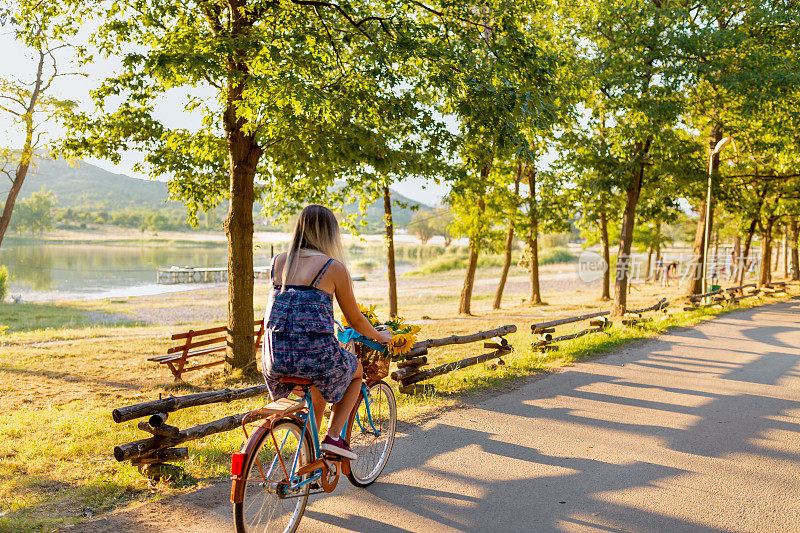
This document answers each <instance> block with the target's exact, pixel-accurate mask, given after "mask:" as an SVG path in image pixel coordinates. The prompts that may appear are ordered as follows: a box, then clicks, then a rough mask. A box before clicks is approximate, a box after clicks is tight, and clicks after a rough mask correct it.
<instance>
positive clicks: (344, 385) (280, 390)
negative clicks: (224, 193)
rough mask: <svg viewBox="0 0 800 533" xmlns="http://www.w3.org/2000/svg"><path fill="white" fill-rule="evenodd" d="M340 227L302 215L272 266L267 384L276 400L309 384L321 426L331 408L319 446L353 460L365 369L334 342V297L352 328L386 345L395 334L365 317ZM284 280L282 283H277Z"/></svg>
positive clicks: (324, 213) (310, 210)
mask: <svg viewBox="0 0 800 533" xmlns="http://www.w3.org/2000/svg"><path fill="white" fill-rule="evenodd" d="M342 256H343V254H342V238H341V233H340V231H339V223H338V222H337V221H336V217H335V216H334V214H333V212H331V210H330V209H328V208H326V207H323V206H321V205H309V206H307V207H306V208H305V209H303V211H302V212H301V213H300V216H299V218H298V219H297V224H296V226H295V229H294V234H293V235H292V241H291V245H290V247H289V251H288V252H285V253H282V254H279V255H277V256H276V257H275V259H274V260H273V262H272V268H271V271H270V276H271V281H272V290H271V291H270V296H269V301H268V303H267V311H266V316H265V320H264V324H265V331H264V354H263V362H264V367H263V368H264V378H265V379H266V382H267V388H268V389H269V392H270V395H271V396H272V398H273V400H277V399H278V398H285V397H286V396H288V395H289V394H290V393H291V392H292V390H293V388H294V386H293V385H291V384H286V383H279V381H278V380H279V378H281V377H286V376H291V377H300V378H305V379H308V380H310V381H311V382H312V383H313V386H312V387H311V389H310V390H311V395H312V400H313V404H314V413H315V415H316V419H317V420H316V422H317V427H320V424H321V422H322V414H323V412H324V409H325V403H326V402H330V403H332V404H334V405H333V408H332V416H331V420H330V424H329V425H328V434H327V436H326V437H325V440H323V441H322V444H321V445H320V448H321V449H322V450H324V451H327V452H330V453H334V454H337V455H340V456H342V457H345V458H347V459H351V460H354V459H355V458H356V454H355V453H353V452H352V451H351V450H350V447H349V444H348V443H347V442H346V441H345V440H344V439H342V438H341V437H340V435H341V431H342V428H343V427H344V425H345V423H346V422H347V419H348V416H349V413H350V411H351V410H352V409H353V407H354V406H355V404H356V402H357V401H358V399H359V392H360V389H361V377H362V368H361V364H360V363H359V362H358V359H357V358H356V356H355V354H353V353H351V352H349V351H347V350H345V349H344V348H343V347H342V345H341V344H339V342H338V341H337V339H336V337H335V334H334V332H335V330H334V321H333V295H336V301H337V302H338V304H339V307H340V308H341V310H342V313H344V316H345V318H346V319H347V322H348V323H349V324H350V327H352V328H353V329H355V330H356V331H357V332H358V333H360V334H361V335H363V336H365V337H368V338H370V339H372V340H374V341H376V342H379V343H382V344H386V343H388V342H389V341H390V340H391V334H390V333H388V332H386V331H377V330H376V329H375V328H374V327H372V324H370V323H369V321H368V320H367V319H366V318H365V317H364V315H362V314H361V312H360V311H359V309H358V305H357V304H356V300H355V296H354V295H353V283H352V280H351V278H350V273H349V272H348V271H347V267H346V266H345V265H344V263H343V261H342ZM278 280H280V281H278Z"/></svg>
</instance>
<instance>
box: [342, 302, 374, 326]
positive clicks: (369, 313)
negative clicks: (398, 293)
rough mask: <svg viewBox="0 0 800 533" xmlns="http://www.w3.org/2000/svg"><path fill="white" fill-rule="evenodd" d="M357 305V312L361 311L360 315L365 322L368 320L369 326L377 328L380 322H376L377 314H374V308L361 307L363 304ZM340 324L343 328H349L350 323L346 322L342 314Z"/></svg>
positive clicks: (371, 306) (372, 306)
mask: <svg viewBox="0 0 800 533" xmlns="http://www.w3.org/2000/svg"><path fill="white" fill-rule="evenodd" d="M357 305H358V310H359V311H361V314H362V315H364V317H365V318H366V319H367V320H369V323H370V324H372V325H373V326H377V325H378V324H380V323H381V322H380V320H378V315H377V313H375V306H374V305H370V306H366V305H363V304H357ZM341 322H342V325H343V326H344V327H346V328H348V327H350V323H349V322H348V321H347V318H345V316H344V314H342V320H341Z"/></svg>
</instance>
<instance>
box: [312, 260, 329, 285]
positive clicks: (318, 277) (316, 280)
mask: <svg viewBox="0 0 800 533" xmlns="http://www.w3.org/2000/svg"><path fill="white" fill-rule="evenodd" d="M331 263H333V259H328V260H327V261H326V262H325V264H324V265H322V268H320V269H319V272H317V275H316V276H314V280H313V281H312V282H311V286H312V287H316V286H317V283H319V282H320V281H322V276H324V275H325V271H326V270H328V267H329V266H331Z"/></svg>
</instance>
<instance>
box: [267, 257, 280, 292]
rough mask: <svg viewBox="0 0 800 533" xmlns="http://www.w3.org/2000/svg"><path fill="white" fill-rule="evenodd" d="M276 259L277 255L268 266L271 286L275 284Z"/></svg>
mask: <svg viewBox="0 0 800 533" xmlns="http://www.w3.org/2000/svg"><path fill="white" fill-rule="evenodd" d="M277 257H278V256H277V255H276V256H275V257H273V258H272V262H271V263H270V265H269V279H271V280H272V284H273V285H274V284H275V258H277Z"/></svg>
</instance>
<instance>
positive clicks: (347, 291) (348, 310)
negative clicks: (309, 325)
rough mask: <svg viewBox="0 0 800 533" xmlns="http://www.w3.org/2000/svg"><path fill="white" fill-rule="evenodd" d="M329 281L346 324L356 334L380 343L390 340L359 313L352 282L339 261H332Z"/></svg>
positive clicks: (386, 334)
mask: <svg viewBox="0 0 800 533" xmlns="http://www.w3.org/2000/svg"><path fill="white" fill-rule="evenodd" d="M329 270H330V271H331V279H332V280H333V283H334V294H335V295H336V301H337V302H339V307H340V308H341V309H342V313H344V317H345V318H346V319H347V322H348V323H349V324H350V327H352V328H353V329H354V330H356V331H357V332H359V333H361V334H362V335H363V336H365V337H368V338H370V339H372V340H374V341H377V342H380V343H384V344H386V343H388V342H389V341H390V340H392V335H391V334H390V333H388V332H386V331H378V330H376V329H375V328H374V327H372V324H370V323H369V320H367V319H366V317H365V316H364V315H362V314H361V311H359V310H358V304H357V303H356V297H355V294H353V281H352V279H351V278H350V273H349V272H348V271H347V268H346V267H345V266H344V265H343V264H341V263H340V262H339V261H334V262H333V264H332V265H331V266H330V269H329Z"/></svg>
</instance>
